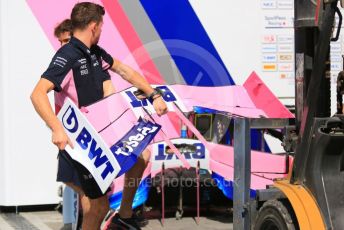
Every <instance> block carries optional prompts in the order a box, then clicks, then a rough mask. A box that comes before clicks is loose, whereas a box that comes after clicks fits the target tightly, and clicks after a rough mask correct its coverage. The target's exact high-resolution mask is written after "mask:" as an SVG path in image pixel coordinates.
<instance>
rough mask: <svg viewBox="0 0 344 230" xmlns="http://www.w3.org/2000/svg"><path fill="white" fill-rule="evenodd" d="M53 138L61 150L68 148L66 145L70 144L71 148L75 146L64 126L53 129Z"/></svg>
mask: <svg viewBox="0 0 344 230" xmlns="http://www.w3.org/2000/svg"><path fill="white" fill-rule="evenodd" d="M51 139H52V142H53V143H54V145H56V146H57V147H58V148H59V150H64V149H65V148H66V145H69V146H70V147H71V148H73V143H72V141H71V140H70V139H69V137H68V136H67V134H66V132H65V131H64V130H63V128H59V129H57V130H53V133H52V138H51Z"/></svg>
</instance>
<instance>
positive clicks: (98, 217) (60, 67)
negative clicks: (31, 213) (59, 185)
mask: <svg viewBox="0 0 344 230" xmlns="http://www.w3.org/2000/svg"><path fill="white" fill-rule="evenodd" d="M104 14H105V11H104V8H103V7H102V6H100V5H97V4H94V3H89V2H83V3H78V4H76V5H75V6H74V8H73V10H72V13H71V21H72V25H73V37H72V38H71V39H70V42H69V43H68V44H66V45H64V46H62V47H61V48H60V49H59V50H58V51H57V53H56V54H55V56H54V57H53V59H52V61H51V63H50V65H49V67H48V69H47V70H46V71H45V72H44V73H43V75H42V77H41V79H40V80H39V82H38V83H37V85H36V87H35V89H34V90H33V92H32V95H31V100H32V103H33V105H34V107H35V109H36V111H37V113H38V114H39V115H40V116H41V117H42V119H43V120H44V121H45V122H46V123H47V125H48V126H49V127H50V128H51V130H52V142H53V143H54V144H55V145H56V146H57V147H58V148H59V150H60V151H59V164H60V163H61V162H62V163H63V164H65V163H70V164H72V165H73V167H74V168H76V170H77V173H78V175H77V177H78V179H79V180H80V187H79V186H78V185H75V189H76V191H77V192H78V193H79V194H81V195H82V199H81V203H82V206H83V216H84V218H83V224H82V229H83V230H87V229H92V230H94V229H99V228H100V225H101V222H102V220H103V218H104V216H105V215H106V213H107V211H108V208H109V204H108V200H107V197H106V196H105V195H104V194H102V193H101V191H100V190H99V188H98V186H97V184H96V182H95V180H94V179H93V178H92V176H90V173H89V172H88V171H87V169H85V168H84V167H83V166H82V165H80V164H79V163H77V162H76V161H74V160H72V159H71V158H70V157H69V155H68V154H67V153H66V152H65V151H64V149H65V146H66V145H67V144H69V145H70V146H71V147H73V146H72V143H71V141H70V140H69V138H68V136H67V135H66V133H65V131H64V129H63V127H62V124H61V123H60V121H59V120H58V119H57V117H56V115H55V114H54V112H53V110H52V107H51V105H50V103H49V100H48V97H47V93H49V92H50V91H51V90H54V91H55V92H56V93H55V108H56V110H57V111H58V110H59V109H60V108H61V106H62V105H63V103H64V100H65V98H66V97H69V98H70V99H72V100H73V101H74V102H75V103H76V104H77V105H78V106H79V107H81V106H86V105H89V104H91V103H93V102H95V101H97V100H99V99H101V98H103V97H105V96H108V95H110V94H112V93H114V88H113V86H112V83H111V80H110V76H109V74H108V73H107V72H106V70H107V69H111V70H113V71H115V72H116V73H118V74H119V75H120V76H121V77H123V78H124V79H125V80H127V81H129V82H130V83H132V84H133V85H134V86H135V87H137V88H139V89H141V90H142V91H143V92H145V94H146V95H154V96H153V106H154V108H155V110H156V112H157V114H158V115H162V114H165V113H166V112H167V107H166V104H165V102H164V101H163V99H162V97H160V95H159V94H156V93H155V91H154V89H153V88H152V87H151V86H150V85H149V84H148V83H147V81H146V80H145V79H144V78H143V77H142V76H140V75H139V74H138V73H137V72H136V71H134V70H133V69H131V68H130V67H128V66H126V65H124V64H122V63H120V62H119V61H117V60H114V59H113V58H112V57H111V56H110V55H109V54H107V53H106V52H105V50H103V49H102V48H100V47H99V46H97V43H98V40H99V37H100V34H101V28H102V25H103V15H104ZM149 155H150V153H149V151H147V150H145V151H144V152H143V153H142V156H141V157H140V158H139V159H138V161H137V163H136V164H135V166H134V167H133V168H132V169H130V170H129V171H128V172H127V173H126V175H125V185H124V190H123V198H122V203H121V208H120V211H119V216H118V218H117V219H116V221H117V222H118V223H119V224H120V225H121V226H123V227H124V228H125V229H129V228H130V229H139V227H138V226H137V224H136V223H135V221H134V220H133V219H132V210H131V206H132V200H133V197H134V195H135V192H136V189H137V186H134V187H133V186H129V183H130V182H131V181H132V180H137V179H139V178H141V176H142V173H143V171H144V169H145V167H146V165H147V163H148V161H149ZM59 168H60V166H59ZM60 174H63V172H60V171H59V172H58V177H59V176H60V179H61V180H62V181H63V182H73V181H74V180H73V178H66V175H60ZM74 176H75V175H70V177H74ZM58 179H59V178H58ZM134 184H136V183H134Z"/></svg>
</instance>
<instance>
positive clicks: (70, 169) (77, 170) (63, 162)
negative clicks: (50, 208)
mask: <svg viewBox="0 0 344 230" xmlns="http://www.w3.org/2000/svg"><path fill="white" fill-rule="evenodd" d="M57 181H60V182H64V183H66V182H71V183H73V184H75V185H77V186H79V187H81V189H82V190H83V192H84V193H85V195H86V196H87V197H89V198H91V199H96V198H99V197H101V196H104V195H105V194H106V193H102V191H101V190H100V188H99V186H98V184H97V182H96V181H95V179H94V178H93V176H92V175H91V174H90V172H89V171H88V170H87V169H86V168H85V167H84V166H82V165H81V164H80V163H78V162H77V161H75V160H73V159H72V158H71V157H70V156H69V154H68V153H67V152H66V151H60V152H59V155H58V169H57Z"/></svg>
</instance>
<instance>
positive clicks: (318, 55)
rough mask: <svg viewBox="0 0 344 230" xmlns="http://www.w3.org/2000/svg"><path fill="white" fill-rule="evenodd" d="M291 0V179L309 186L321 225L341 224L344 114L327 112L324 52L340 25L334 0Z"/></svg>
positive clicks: (326, 56) (327, 72)
mask: <svg viewBox="0 0 344 230" xmlns="http://www.w3.org/2000/svg"><path fill="white" fill-rule="evenodd" d="M294 4H295V67H296V68H295V106H296V122H295V123H296V132H297V133H298V142H297V145H296V150H295V158H294V164H293V170H292V175H291V183H292V184H297V185H302V186H304V187H306V188H307V189H308V191H310V192H311V194H312V195H313V197H314V199H315V200H316V202H317V204H318V206H319V209H320V210H321V214H322V216H323V220H324V223H325V225H326V229H344V189H343V188H344V176H343V174H344V119H343V117H340V116H338V117H330V115H331V114H330V111H331V109H330V104H331V103H330V99H331V98H330V58H329V53H330V42H331V40H332V41H334V40H336V39H338V38H339V32H340V27H341V15H340V11H339V9H338V7H337V5H338V0H295V1H294ZM336 13H337V14H338V16H339V19H340V23H338V24H339V26H338V28H337V29H336V28H334V27H335V14H336ZM332 34H335V36H334V37H333V38H332Z"/></svg>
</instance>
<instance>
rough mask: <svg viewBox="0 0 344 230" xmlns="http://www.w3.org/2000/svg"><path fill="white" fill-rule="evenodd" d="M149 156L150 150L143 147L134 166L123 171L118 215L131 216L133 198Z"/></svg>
mask: <svg viewBox="0 0 344 230" xmlns="http://www.w3.org/2000/svg"><path fill="white" fill-rule="evenodd" d="M149 158H150V151H149V150H148V149H145V150H144V151H143V153H142V154H141V155H140V157H139V158H138V159H137V162H136V164H135V165H134V167H132V168H131V169H130V170H129V171H127V172H126V173H125V177H124V187H123V194H122V201H121V207H120V209H119V215H120V216H121V217H122V218H130V217H131V216H132V205H133V199H134V196H135V193H136V190H137V188H138V186H139V184H140V181H141V178H142V174H143V172H144V170H145V168H146V167H147V164H148V162H149Z"/></svg>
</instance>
